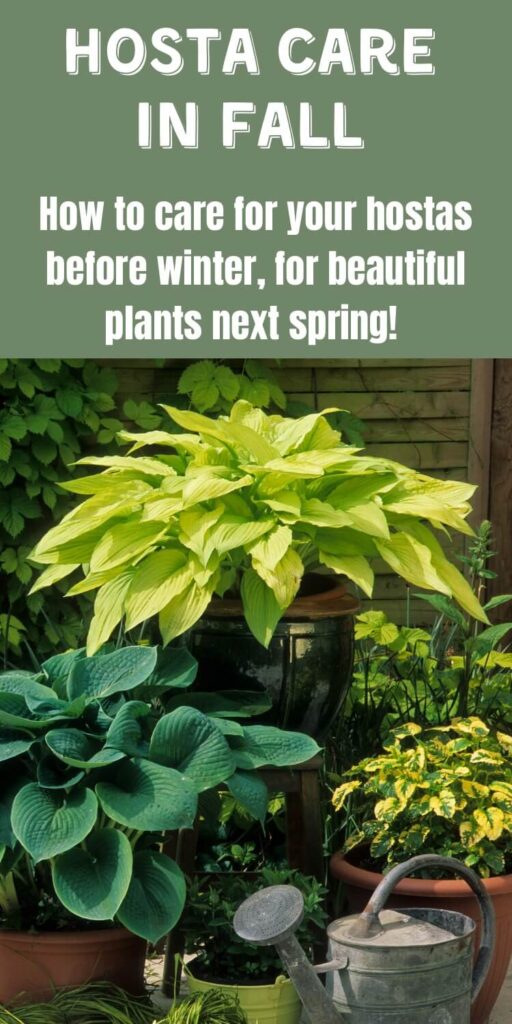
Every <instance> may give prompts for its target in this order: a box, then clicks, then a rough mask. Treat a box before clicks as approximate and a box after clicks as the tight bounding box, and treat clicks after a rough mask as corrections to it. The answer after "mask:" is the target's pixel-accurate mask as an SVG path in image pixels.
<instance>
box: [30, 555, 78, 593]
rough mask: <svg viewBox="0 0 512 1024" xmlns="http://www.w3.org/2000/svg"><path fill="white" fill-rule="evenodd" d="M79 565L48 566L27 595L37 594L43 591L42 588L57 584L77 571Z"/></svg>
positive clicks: (76, 563)
mask: <svg viewBox="0 0 512 1024" xmlns="http://www.w3.org/2000/svg"><path fill="white" fill-rule="evenodd" d="M79 564H80V563H78V562H75V563H72V564H71V565H66V563H63V564H61V565H49V566H48V568H47V569H44V571H43V572H42V573H41V575H40V576H39V577H38V579H37V580H36V582H35V583H34V585H33V586H32V587H31V588H30V590H29V594H37V591H38V590H43V589H44V587H51V586H52V585H53V584H54V583H58V582H59V581H60V580H63V579H65V577H66V576H69V575H70V574H71V573H72V572H74V571H75V569H78V566H79Z"/></svg>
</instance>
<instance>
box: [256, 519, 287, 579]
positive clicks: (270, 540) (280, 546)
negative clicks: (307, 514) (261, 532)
mask: <svg viewBox="0 0 512 1024" xmlns="http://www.w3.org/2000/svg"><path fill="white" fill-rule="evenodd" d="M271 525H272V524H271ZM292 540H293V534H292V531H291V530H290V528H289V526H276V527H274V529H272V530H271V532H270V533H267V535H266V537H263V538H262V539H261V540H259V541H258V542H257V543H256V544H251V548H250V553H251V556H252V558H253V559H255V560H256V561H257V562H260V563H261V564H262V565H264V566H265V567H266V568H267V569H270V570H273V569H275V567H276V565H277V564H278V562H280V561H281V559H282V558H283V556H284V555H285V554H286V552H287V551H288V548H289V547H290V544H291V543H292Z"/></svg>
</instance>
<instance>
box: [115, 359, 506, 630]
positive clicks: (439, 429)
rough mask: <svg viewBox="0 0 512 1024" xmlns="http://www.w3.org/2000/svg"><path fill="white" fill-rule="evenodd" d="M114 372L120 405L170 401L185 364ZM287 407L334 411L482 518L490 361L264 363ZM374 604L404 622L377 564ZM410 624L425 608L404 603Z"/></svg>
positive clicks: (371, 447) (380, 451) (369, 442)
mask: <svg viewBox="0 0 512 1024" xmlns="http://www.w3.org/2000/svg"><path fill="white" fill-rule="evenodd" d="M111 365H115V367H116V370H117V372H118V376H119V382H120V392H121V395H120V397H121V396H122V398H128V397H138V398H145V399H146V400H148V401H151V402H161V401H165V400H169V399H171V398H172V395H173V393H175V391H176V384H177V380H178V376H179V373H180V372H181V370H182V369H183V366H184V365H186V361H179V360H173V361H169V362H167V363H166V364H165V365H164V366H163V367H161V366H155V365H154V364H150V363H141V362H140V361H131V362H124V363H123V362H120V361H116V362H114V363H113V364H111ZM269 365H271V366H272V369H273V370H274V372H275V373H276V376H277V377H278V378H279V381H280V383H281V385H282V387H283V389H284V390H285V391H286V393H287V394H288V396H289V398H290V399H292V400H299V401H301V402H304V403H306V404H307V405H310V406H311V407H312V408H314V409H318V410H321V409H324V408H327V407H328V406H337V407H339V408H342V409H347V410H349V411H350V412H352V413H353V414H354V415H356V416H358V417H359V418H360V419H361V420H362V421H363V423H364V430H363V436H364V438H365V442H366V449H367V451H368V452H369V453H371V454H373V455H380V456H386V457H391V458H393V459H395V460H397V461H399V462H403V463H404V464H405V465H407V466H411V467H414V468H415V469H419V470H421V471H424V472H425V473H429V474H432V475H433V476H438V477H451V478H454V479H458V480H471V481H472V482H473V483H476V484H478V485H479V490H478V492H477V495H476V496H475V499H474V508H475V511H474V516H473V519H474V522H476V523H477V522H479V521H481V519H483V518H485V517H486V516H487V515H488V508H489V465H490V444H491V420H492V409H493V374H494V363H493V360H473V361H471V360H469V359H437V360H432V359H422V360H418V359H415V360H405V359H403V360H392V359H387V360H383V361H378V360H375V359H370V360H350V359H345V360H339V359H337V360H318V361H314V360H286V361H284V362H282V363H281V365H280V366H276V364H269ZM376 569H377V579H376V585H375V594H374V601H375V604H376V605H377V606H378V607H379V608H382V609H383V610H385V611H386V613H387V614H388V616H389V617H390V618H391V619H394V620H395V621H402V622H403V621H405V616H406V587H405V585H404V583H403V582H402V581H401V580H399V579H398V578H397V577H396V576H395V575H392V574H390V573H389V571H388V570H387V567H386V566H385V565H384V563H382V564H377V566H376ZM410 614H411V621H412V622H414V623H416V624H419V623H421V622H425V621H428V619H429V617H430V616H429V614H428V609H427V608H426V605H425V604H424V603H423V602H421V601H416V600H414V599H413V598H412V599H410Z"/></svg>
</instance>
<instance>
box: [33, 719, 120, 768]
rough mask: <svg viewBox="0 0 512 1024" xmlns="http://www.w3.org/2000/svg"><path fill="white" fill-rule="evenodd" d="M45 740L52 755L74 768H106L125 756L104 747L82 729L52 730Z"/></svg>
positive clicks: (118, 751)
mask: <svg viewBox="0 0 512 1024" xmlns="http://www.w3.org/2000/svg"><path fill="white" fill-rule="evenodd" d="M45 740H46V743H47V745H48V746H49V748H50V750H51V752H52V754H55V757H58V758H59V759H60V760H61V761H64V764H69V765H72V766H73V768H83V769H88V768H105V767H106V766H107V765H109V764H114V762H115V761H119V760H120V759H121V758H122V757H123V756H124V755H123V754H122V752H121V751H120V750H113V749H109V748H108V747H107V746H105V747H102V745H101V744H100V743H97V742H96V741H95V740H93V739H92V738H91V737H90V736H87V735H86V733H84V732H81V731H80V729H51V730H50V732H47V733H46V736H45Z"/></svg>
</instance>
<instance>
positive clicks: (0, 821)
mask: <svg viewBox="0 0 512 1024" xmlns="http://www.w3.org/2000/svg"><path fill="white" fill-rule="evenodd" d="M17 774H18V773H17ZM26 782H27V780H26V778H25V777H24V775H23V774H21V773H20V774H19V777H18V778H15V779H10V780H9V779H6V778H2V780H1V782H0V844H1V845H2V846H8V847H9V848H10V849H12V848H13V847H14V845H15V843H16V836H15V835H14V832H13V830H12V824H11V812H12V805H13V802H14V798H15V796H16V795H17V793H19V791H20V789H22V787H23V786H24V785H26Z"/></svg>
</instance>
